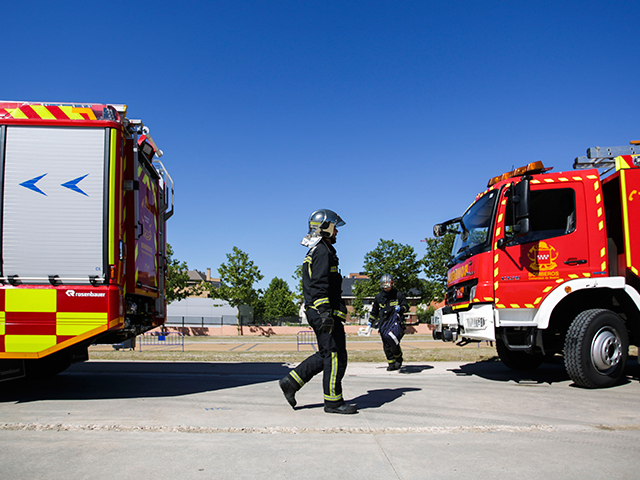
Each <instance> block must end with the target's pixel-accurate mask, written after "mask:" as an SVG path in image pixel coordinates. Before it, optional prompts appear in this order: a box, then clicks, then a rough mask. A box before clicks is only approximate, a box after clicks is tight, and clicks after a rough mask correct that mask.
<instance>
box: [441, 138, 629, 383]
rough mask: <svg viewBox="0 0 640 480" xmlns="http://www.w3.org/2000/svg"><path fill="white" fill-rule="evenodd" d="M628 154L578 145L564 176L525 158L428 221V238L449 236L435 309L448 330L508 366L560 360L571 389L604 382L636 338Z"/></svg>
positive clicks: (615, 376) (616, 374) (612, 377)
mask: <svg viewBox="0 0 640 480" xmlns="http://www.w3.org/2000/svg"><path fill="white" fill-rule="evenodd" d="M635 148H636V147H635V146H633V147H613V148H610V149H606V151H607V156H597V155H598V154H601V150H597V153H596V150H594V149H590V150H589V151H588V156H587V157H584V158H582V159H577V160H576V163H575V164H574V168H575V170H573V171H569V172H559V173H552V172H550V170H551V169H548V168H546V167H544V165H543V164H542V162H535V163H531V164H529V165H526V166H524V167H522V168H518V169H516V170H514V171H511V172H507V173H505V174H503V175H500V176H498V177H493V178H491V179H490V180H489V182H488V185H487V189H486V190H485V191H484V192H482V193H480V194H478V195H477V197H476V200H475V201H474V202H473V203H472V204H471V206H470V207H469V208H468V209H467V210H466V211H465V212H464V214H463V215H462V216H461V217H458V218H455V219H452V220H449V221H447V222H444V223H443V224H438V225H436V226H435V227H434V235H436V236H440V235H443V234H445V233H447V232H455V233H456V237H455V241H454V246H453V250H452V255H451V259H450V265H451V268H450V270H449V271H448V276H447V295H446V305H445V307H443V311H442V315H452V314H455V315H456V317H457V325H455V326H453V327H451V328H450V330H455V333H456V335H457V336H459V337H460V338H461V339H463V340H464V341H481V340H489V341H495V342H496V346H497V351H498V354H499V356H500V359H501V360H502V362H503V363H504V364H505V365H506V366H508V367H510V368H513V369H516V370H530V369H534V368H537V367H538V366H539V365H540V364H541V363H542V362H543V361H544V360H545V358H549V357H551V356H554V355H556V354H562V355H564V360H565V365H566V367H567V371H568V373H569V375H570V376H571V378H572V379H573V380H574V382H575V383H576V384H578V385H581V386H584V387H589V388H597V387H603V386H610V385H612V384H615V382H617V381H618V380H619V378H620V376H621V375H622V372H623V370H624V364H625V362H626V359H627V354H628V348H629V344H630V342H631V344H635V345H637V343H638V341H639V336H638V327H639V324H640V315H639V312H640V296H639V295H638V290H639V288H640V284H639V282H638V270H637V265H635V262H637V261H638V258H639V255H640V252H638V250H637V249H638V247H637V244H638V241H637V236H636V235H637V232H636V231H635V230H634V228H635V226H634V225H632V223H633V222H631V221H630V219H631V218H640V199H636V198H637V196H636V194H634V193H633V192H637V191H638V190H640V188H639V187H640V168H639V164H640V161H639V160H638V159H639V158H640V157H639V156H638V155H637V154H636V152H635ZM599 168H608V170H607V171H606V172H604V173H603V175H606V174H607V173H610V174H609V175H608V176H605V177H604V178H601V175H600V173H599V170H598V169H599ZM634 238H635V239H636V240H635V242H634V241H633V240H632V239H634ZM441 336H442V337H443V339H445V337H447V338H451V339H454V338H456V336H455V335H447V334H445V333H444V332H443V333H442V334H441Z"/></svg>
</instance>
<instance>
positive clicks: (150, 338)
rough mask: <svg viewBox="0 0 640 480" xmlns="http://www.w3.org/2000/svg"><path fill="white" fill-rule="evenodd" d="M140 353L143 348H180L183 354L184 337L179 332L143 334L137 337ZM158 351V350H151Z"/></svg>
mask: <svg viewBox="0 0 640 480" xmlns="http://www.w3.org/2000/svg"><path fill="white" fill-rule="evenodd" d="M138 345H140V351H142V347H143V346H147V347H176V346H177V347H181V348H182V351H183V352H184V335H183V334H182V333H180V332H153V333H144V334H142V335H139V336H138ZM153 350H158V348H153Z"/></svg>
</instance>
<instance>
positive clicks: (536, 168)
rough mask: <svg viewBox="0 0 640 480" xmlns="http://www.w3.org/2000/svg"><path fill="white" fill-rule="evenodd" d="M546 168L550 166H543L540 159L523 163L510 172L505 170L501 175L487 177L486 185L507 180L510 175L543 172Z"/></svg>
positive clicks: (518, 175) (519, 175)
mask: <svg viewBox="0 0 640 480" xmlns="http://www.w3.org/2000/svg"><path fill="white" fill-rule="evenodd" d="M547 170H551V169H550V168H545V166H544V164H543V163H542V162H541V161H537V162H531V163H530V164H528V165H525V166H524V167H518V168H516V169H515V170H512V171H510V172H505V173H503V174H502V175H498V176H497V177H493V178H490V179H489V182H488V183H487V187H490V186H491V185H495V184H496V183H498V182H501V181H502V180H507V179H509V178H511V177H522V176H523V175H527V174H529V175H534V174H536V173H544V172H546V171H547Z"/></svg>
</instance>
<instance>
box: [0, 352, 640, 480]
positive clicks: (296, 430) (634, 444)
mask: <svg viewBox="0 0 640 480" xmlns="http://www.w3.org/2000/svg"><path fill="white" fill-rule="evenodd" d="M288 368H289V366H287V365H283V364H275V363H262V364H260V363H186V362H185V363H182V362H180V363H177V362H176V363H171V362H149V363H146V362H108V361H90V362H87V363H85V364H80V365H74V366H73V367H72V368H71V369H69V370H68V371H67V372H65V373H63V374H61V375H59V376H57V377H55V378H52V379H49V380H48V381H46V382H43V383H41V384H40V385H38V386H33V385H22V386H19V387H16V386H13V387H11V386H10V384H7V383H3V384H0V389H1V390H0V478H2V479H49V480H58V479H65V480H68V479H107V478H108V479H113V478H118V479H123V478H124V479H129V478H131V479H147V478H153V479H188V480H189V479H211V478H216V479H234V480H237V479H245V478H246V479H256V478H269V479H272V478H273V479H323V480H324V479H326V478H331V477H334V478H340V479H344V478H346V479H351V478H353V479H366V480H371V479H416V478H442V479H453V478H464V479H469V478H483V479H484V478H500V479H503V478H518V479H519V480H521V479H539V478H554V479H555V478H567V479H585V478H596V477H605V478H608V479H618V478H630V479H631V478H634V479H635V478H637V477H638V470H639V469H640V458H639V454H640V382H639V379H640V368H638V366H637V364H635V363H634V365H633V366H630V367H629V368H628V371H627V373H628V377H627V379H626V381H625V382H624V383H623V384H621V385H619V386H616V387H614V388H610V389H604V390H585V389H580V388H576V387H574V386H573V385H572V383H571V381H570V380H569V379H568V378H567V376H566V374H565V372H564V369H563V367H562V365H545V366H543V367H542V368H540V369H539V370H538V371H536V372H535V373H533V374H529V375H519V374H515V373H513V372H510V371H508V370H507V369H505V368H504V367H503V366H502V365H501V364H500V363H497V362H481V363H474V364H459V363H450V362H439V363H433V364H408V365H406V366H405V367H403V369H402V371H401V372H387V371H386V370H385V369H384V368H382V367H381V366H380V365H377V364H351V365H350V366H349V368H348V371H347V377H346V378H345V382H344V384H345V390H346V394H347V396H348V397H349V398H351V399H354V400H355V401H356V402H357V403H358V405H359V407H360V412H359V413H358V414H357V415H353V416H339V415H328V414H325V413H324V412H323V410H322V405H321V382H320V378H318V377H317V378H315V379H314V380H313V381H311V382H310V384H309V385H307V386H305V388H304V389H303V390H302V391H301V392H299V394H298V400H299V405H300V406H299V408H298V409H297V410H295V411H294V410H292V409H291V408H290V407H289V406H288V404H287V403H286V402H285V400H284V398H283V396H282V394H281V392H280V390H279V388H278V385H277V379H278V378H279V377H280V376H282V375H284V374H285V373H286V372H287V371H288Z"/></svg>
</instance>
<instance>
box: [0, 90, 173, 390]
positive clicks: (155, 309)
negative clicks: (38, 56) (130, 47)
mask: <svg viewBox="0 0 640 480" xmlns="http://www.w3.org/2000/svg"><path fill="white" fill-rule="evenodd" d="M161 155H162V151H161V150H159V149H158V147H157V146H156V144H155V142H154V141H153V139H152V138H151V136H150V135H149V129H148V128H147V127H145V126H144V124H143V123H142V121H141V120H135V119H130V118H128V117H127V107H126V106H125V105H103V104H59V103H36V102H4V101H3V102H0V214H1V215H0V219H1V221H0V255H1V260H2V261H1V262H0V381H2V380H8V379H12V378H19V377H24V376H27V377H29V376H34V377H35V376H40V375H46V374H55V373H58V372H60V371H62V370H64V369H65V368H67V367H68V366H69V365H70V364H71V363H74V362H77V361H84V360H86V359H87V358H88V353H87V352H88V350H87V349H88V346H90V345H91V344H97V343H102V344H115V343H122V342H124V341H127V340H130V339H135V336H136V335H139V334H141V333H143V332H145V331H147V330H149V329H152V328H154V327H157V326H159V325H162V324H163V323H164V322H165V319H166V301H165V285H166V221H167V219H168V218H169V217H171V215H172V214H173V181H172V180H171V177H170V176H169V174H168V172H167V170H166V169H165V168H164V165H163V164H162V163H161V162H160V161H159V157H160V156H161Z"/></svg>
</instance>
